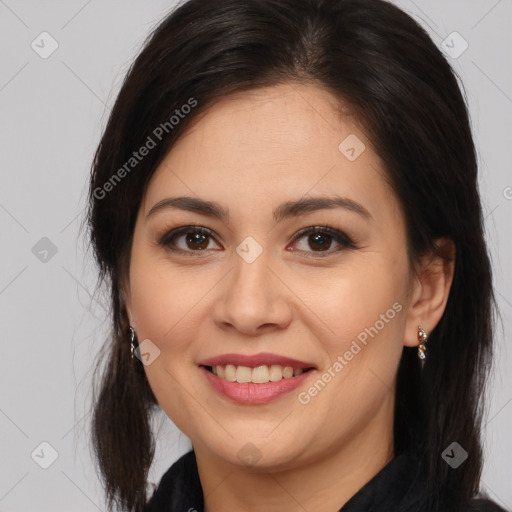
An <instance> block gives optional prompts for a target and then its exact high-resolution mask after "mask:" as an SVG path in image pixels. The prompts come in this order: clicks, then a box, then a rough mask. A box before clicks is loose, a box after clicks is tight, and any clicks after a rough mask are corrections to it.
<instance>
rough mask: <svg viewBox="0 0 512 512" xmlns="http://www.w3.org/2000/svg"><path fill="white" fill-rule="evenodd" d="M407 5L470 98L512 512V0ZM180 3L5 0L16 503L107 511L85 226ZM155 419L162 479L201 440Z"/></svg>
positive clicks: (4, 321) (2, 414) (96, 331)
mask: <svg viewBox="0 0 512 512" xmlns="http://www.w3.org/2000/svg"><path fill="white" fill-rule="evenodd" d="M298 1H300V0H298ZM398 4H399V5H400V6H401V7H402V8H403V9H404V10H406V11H407V12H408V13H410V14H411V15H412V16H413V17H414V18H416V19H417V20H419V21H420V23H421V24H423V25H424V26H425V27H426V29H427V30H428V32H429V33H430V34H431V36H432V38H433V40H434V42H435V43H436V44H437V45H439V46H440V47H442V41H443V40H446V41H447V43H448V47H449V48H450V51H451V53H452V55H451V56H450V57H449V59H450V62H451V63H452V65H453V67H454V69H455V70H456V71H457V72H458V73H459V74H460V76H461V78H462V81H463V83H464V85H465V88H466V91H467V95H468V101H469V107H470V112H471V117H472V123H473V128H474V134H475V138H476V142H477V146H478V152H479V160H480V166H481V175H480V185H481V193H482V198H483V203H484V208H485V212H486V228H487V237H488V241H489V247H490V251H491V253H492V259H493V266H494V275H495V285H496V292H497V298H498V302H499V307H500V311H501V318H502V323H501V324H499V325H498V330H497V345H498V347H497V359H496V367H495V372H494V376H493V380H492V385H491V387H490V396H489V410H488V415H487V420H486V425H485V453H486V463H485V470H484V474H483V479H482V486H483V487H484V488H485V489H486V490H487V492H488V493H489V494H490V495H491V497H492V498H494V499H495V500H496V501H497V502H498V503H500V504H501V505H502V506H503V507H505V508H508V509H512V487H511V486H510V481H511V479H510V474H511V471H512V462H511V460H512V442H511V436H510V430H511V426H512V421H511V420H512V386H511V383H512V372H511V371H510V368H511V362H512V361H511V351H510V341H511V337H510V332H511V327H512V322H511V320H512V272H511V270H512V266H511V265H510V262H511V261H512V246H511V239H510V234H511V231H510V224H511V220H512V173H511V164H510V161H511V158H510V150H511V148H512V122H511V120H512V116H511V114H512V73H511V68H510V63H511V62H512V59H511V56H512V55H511V54H512V30H511V28H512V24H511V22H512V2H511V0H499V1H489V0H471V1H469V0H458V1H456V0H451V1H450V2H447V1H445V0H435V1H428V2H425V1H421V2H420V0H415V1H412V0H403V1H400V2H399V3H398ZM173 5H174V2H173V1H171V0H168V1H163V0H153V1H148V0H145V1H143V0H136V1H135V0H130V1H127V0H123V1H120V0H119V1H113V0H101V1H100V0H89V1H86V0H73V1H70V0H68V1H66V2H63V1H60V2H59V1H41V0H31V1H28V0H24V1H21V0H0V52H1V53H0V59H1V60H0V64H1V65H0V162H1V164H0V173H1V181H0V223H1V224H0V225H1V228H0V244H1V245H0V247H1V251H0V258H1V259H0V315H1V317H0V327H1V330H0V343H1V353H0V390H1V391H0V511H3V512H15V511H29V510H30V511H38V512H39V511H41V512H42V511H48V512H50V511H51V512H64V511H65V512H70V511H81V512H89V511H96V510H104V509H105V505H104V501H103V494H102V490H101V486H100V483H99V480H98V478H97V476H96V472H95V469H94V464H93V460H92V457H91V451H90V446H89V437H88V429H89V420H90V413H89V407H90V396H91V372H92V365H93V358H94V356H95V354H96V352H97V351H98V349H99V347H100V346H101V344H102V340H103V339H104V334H105V332H106V329H105V325H106V323H105V314H106V311H105V304H106V302H105V300H104V297H102V295H101V294H94V288H95V284H96V270H95V266H94V264H93V262H92V261H91V258H90V254H88V253H87V251H86V247H87V243H86V241H85V240H84V239H83V237H81V234H80V232H79V229H80V224H81V222H82V220H83V214H84V206H85V197H86V187H87V179H88V173H89V170H90V165H91V160H92V157H93V152H94V150H95V148H96V145H97V144H98V141H99V138H100V135H101V133H102V130H103V128H104V126H105V123H106V120H107V116H108V112H109V109H110V107H111V106H112V104H113V99H114V98H115V95H116V92H117V91H118V89H119V86H120V83H121V80H122V78H123V76H124V74H125V72H126V70H127V68H128V66H129V64H130V63H131V61H132V59H133V58H134V57H135V55H136V54H137V52H138V50H139V48H140V45H141V44H142V42H143V40H144V38H145V37H146V36H147V35H148V33H149V32H150V30H151V29H152V28H153V27H154V26H155V24H157V23H158V21H159V20H161V19H162V17H163V16H164V15H165V13H167V12H168V11H169V10H171V9H172V7H173ZM43 32H46V34H42V33H43ZM454 32H456V33H457V34H454ZM447 38H448V39H447ZM41 41H42V42H41ZM445 46H446V43H445ZM466 46H467V47H466ZM52 51H53V53H51V52H52ZM49 53H51V55H49ZM155 428H156V429H157V431H158V445H157V458H156V459H155V462H154V465H153V466H152V468H151V479H152V481H153V482H157V481H158V480H159V478H160V476H161V475H162V474H163V472H164V471H165V470H166V469H167V468H168V467H169V466H170V465H171V464H172V463H173V462H174V461H175V460H176V459H177V458H178V457H179V456H180V455H181V454H183V453H184V452H186V451H187V450H188V449H189V447H190V444H189V441H188V439H187V438H186V437H185V436H184V435H183V434H181V433H179V432H178V431H177V429H176V428H175V427H174V426H173V425H172V423H171V422H170V421H169V420H168V419H167V417H166V416H165V415H163V413H162V415H161V417H160V418H157V421H156V422H155ZM41 443H43V444H41ZM44 466H47V467H46V469H45V468H44Z"/></svg>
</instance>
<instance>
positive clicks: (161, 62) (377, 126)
mask: <svg viewBox="0 0 512 512" xmlns="http://www.w3.org/2000/svg"><path fill="white" fill-rule="evenodd" d="M283 82H290V83H303V84H304V83H309V84H316V85H318V86H319V87H322V88H324V89H325V90H327V91H329V92H331V93H332V94H334V96H335V97H337V98H339V100H340V103H341V102H342V103H343V104H344V105H348V106H349V107H350V109H351V111H352V112H353V113H354V114H355V116H356V119H357V120H358V121H359V122H360V123H361V126H362V127H363V128H364V129H365V131H366V134H367V135H368V137H369V139H370V140H371V143H372V145H373V147H374V150H375V151H376V152H377V154H378V155H379V156H380V157H381V159H382V161H383V162H384V165H385V171H386V176H387V179H388V180H389V182H390V183H391V184H392V186H393V188H394V190H395V191H396V195H397V197H398V200H399V202H400V204H401V205H402V208H403V211H404V214H405V218H406V223H407V237H408V251H409V255H410V261H411V266H412V267H414V264H415V262H417V261H418V257H419V256H420V255H422V254H424V253H425V252H427V251H429V250H436V247H435V241H436V240H437V239H438V238H440V237H448V238H449V239H451V240H452V241H453V242H454V244H455V248H456V260H455V270H454V279H453V283H452V287H451V291H450V295H449V298H448V303H447V305H446V310H445V312H444V315H443V317H442V318H441V320H440V322H439V323H438V325H437V326H436V328H435V329H434V330H433V332H432V333H431V335H430V339H429V342H428V358H427V360H426V364H425V367H424V369H423V370H422V369H421V367H420V365H419V360H418V358H417V357H416V354H415V352H414V351H413V350H412V349H408V348H404V351H403V355H402V360H401V362H400V367H399V371H398V380H397V390H396V398H397V400H396V411H395V436H394V447H395V455H398V454H399V453H402V452H404V451H415V452H417V453H418V455H419V457H420V459H421V461H422V462H423V464H424V465H425V468H426V469H427V474H428V493H429V500H430V502H429V503H430V508H429V510H430V511H435V510H437V507H438V503H439V500H440V498H441V497H443V499H445V498H446V497H449V498H451V499H452V500H453V503H454V508H453V510H454V511H459V510H460V511H462V510H464V507H466V505H467V503H468V500H469V499H470V498H471V497H472V496H474V495H475V493H476V492H477V490H478V486H479V478H480V473H481V469H482V448H481V439H480V428H481V421H482V413H483V396H484V390H485V384H486V379H487V376H488V372H489V368H490V362H491V349H492V339H493V312H494V304H495V303H494V296H493V289H492V279H491V270H490V262H489V258H488V254H487V248H486V244H485V240H484V233H483V218H482V209H481V204H480V198H479V194H478V184H477V163H476V156H475V148H474V143H473V140H472V134H471V130H470V123H469V119H468V112H467V108H466V104H465V101H464V97H463V95H462V93H461V90H460V89H459V86H458V82H457V77H456V75H455V73H454V71H453V70H452V69H451V67H450V65H449V64H448V62H447V61H446V59H445V58H444V57H443V55H442V53H441V52H440V51H439V49H438V48H437V47H436V46H435V45H434V43H433V42H432V40H431V39H430V37H429V36H428V34H427V33H426V32H425V31H424V29H423V28H421V26H420V25H419V24H418V23H417V22H415V21H414V20H413V19H412V18H411V17H409V16H408V15H407V14H405V13H404V12H403V11H401V10H400V9H398V8H397V7H395V6H394V5H392V4H390V3H388V2H386V1H383V0H302V1H297V0H209V1H204V0H190V1H188V2H186V3H184V4H182V5H181V6H179V7H178V8H177V9H176V10H174V11H173V12H172V13H171V14H170V15H169V16H167V17H166V18H165V19H164V20H163V21H162V22H161V23H160V24H159V25H158V26H157V27H156V29H155V30H154V31H153V33H152V34H151V36H150V37H149V38H148V40H147V41H146V42H145V44H144V48H143V49H142V51H141V53H140V54H139V56H138V57H137V58H136V59H135V61H134V62H133V64H132V66H131V68H130V69H129V72H128V74H127V76H126V78H125V80H124V83H123V85H122V88H121V90H120V92H119V95H118V97H117V100H116V102H115V105H114V107H113V110H112V112H111V115H110V117H109V120H108V124H107V126H106V129H105V131H104V134H103V137H102V139H101V142H100V144H99V147H98V149H97V152H96V154H95V157H94V162H93V165H92V174H91V179H90V189H89V211H88V217H87V221H88V226H89V228H90V239H91V242H92V247H93V249H94V254H95V257H96V260H97V262H98V265H99V274H100V276H99V277H100V280H99V282H100V283H105V284H106V285H107V287H108V289H109V290H110V294H111V321H112V325H111V335H110V338H109V340H108V343H107V344H106V345H105V349H104V352H103V353H102V354H101V357H102V360H104V361H105V363H104V364H103V363H101V364H100V363H98V366H97V371H98V374H97V375H99V377H100V380H99V383H98V390H97V393H95V399H94V416H93V423H92V439H93V445H94V448H95V453H96V456H97V462H98V465H99V469H100V470H101V474H102V478H103V482H104V484H105V488H106V493H107V497H108V501H109V507H114V506H118V507H120V508H122V509H123V510H126V511H133V512H135V511H137V512H140V511H141V510H142V509H143V508H144V504H145V502H146V499H147V496H146V481H147V475H148V470H149V467H150V465H151V462H152V459H153V455H154V449H155V440H154V437H153V434H152V431H151V428H150V419H151V414H152V412H153V410H155V409H156V408H157V403H156V400H155V397H154V395H153V393H152V391H151V389H150V387H149V384H148V381H147V379H146V376H145V373H144V370H143V367H142V365H141V364H134V362H133V360H131V359H130V346H129V335H128V319H127V314H126V310H125V307H124V305H123V300H122V295H121V293H120V290H121V285H122V283H123V280H124V279H125V278H126V276H127V270H128V268H129V257H130V250H131V243H132V235H133V231H134V225H135V219H136V215H137V212H138V209H139V207H140V204H141V199H142V197H143V194H144V191H145V189H146V187H147V185H148V182H149V180H150V179H151V177H152V175H153V173H154V171H155V169H156V168H157V166H158V164H159V163H160V162H161V161H162V159H163V158H164V157H165V155H166V154H167V153H168V151H169V150H170V149H171V148H172V146H173V144H174V143H175V142H176V140H177V139H178V138H179V137H180V135H181V134H182V133H183V132H184V131H185V129H186V128H187V126H188V125H189V124H190V122H191V121H192V120H193V119H196V118H197V116H198V115H199V113H201V112H205V111H206V109H207V108H208V107H209V106H211V105H213V104H214V103H215V102H216V101H218V100H220V99H222V98H224V97H225V96H226V95H227V94H229V93H231V92H234V91H240V90H243V89H255V88H258V87H262V86H272V85H276V84H279V83H283ZM192 102H196V103H195V106H194V107H193V108H191V109H189V110H188V112H189V113H187V114H186V115H183V116H179V121H177V122H176V120H174V121H172V122H171V121H170V119H171V116H173V115H177V114H176V110H179V111H180V112H182V113H183V112H185V110H181V109H182V106H183V105H186V104H189V105H191V104H192ZM165 123H167V124H165ZM162 126H165V127H166V129H165V130H164V129H163V128H162ZM157 127H160V132H161V133H160V132H158V133H160V135H161V138H158V141H157V142H158V143H157V144H156V147H154V148H153V149H151V151H149V153H148V154H147V155H146V156H144V158H141V159H140V161H139V160H137V161H136V162H135V161H131V160H130V159H131V158H133V152H134V151H137V150H138V149H139V148H140V147H142V146H143V145H145V144H146V143H147V141H148V137H152V139H154V140H155V141H156V139H157V137H156V136H155V130H156V129H157ZM127 162H131V163H130V164H129V165H127ZM132 164H133V165H132ZM121 169H124V170H125V172H122V171H121ZM452 441H457V442H458V443H459V444H460V445H461V446H462V447H463V448H464V449H465V450H466V451H467V452H468V453H469V454H470V456H469V458H468V459H467V461H466V462H465V463H464V465H463V467H461V468H460V469H459V470H457V471H454V470H452V469H451V468H450V467H449V466H448V465H447V464H446V463H445V462H444V460H443V459H442V458H441V453H442V452H443V450H444V449H445V448H446V447H447V446H448V445H449V444H450V443H451V442H452Z"/></svg>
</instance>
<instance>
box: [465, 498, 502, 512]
mask: <svg viewBox="0 0 512 512" xmlns="http://www.w3.org/2000/svg"><path fill="white" fill-rule="evenodd" d="M469 506H470V508H469V510H468V512H509V511H507V510H505V509H504V508H502V507H500V506H499V505H498V504H497V503H496V502H494V501H492V500H490V499H489V498H487V497H477V498H474V499H473V500H471V502H470V504H469Z"/></svg>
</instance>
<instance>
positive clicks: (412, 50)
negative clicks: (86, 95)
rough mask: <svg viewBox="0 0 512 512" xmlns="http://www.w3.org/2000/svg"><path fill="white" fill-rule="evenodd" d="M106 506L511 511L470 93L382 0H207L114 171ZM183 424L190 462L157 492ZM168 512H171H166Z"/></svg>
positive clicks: (102, 194) (129, 80)
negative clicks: (160, 415)
mask: <svg viewBox="0 0 512 512" xmlns="http://www.w3.org/2000/svg"><path fill="white" fill-rule="evenodd" d="M89 197H90V210H89V217H88V219H89V225H90V229H91V240H92V244H93V247H94V250H95V255H96V258H97V261H98V264H99V268H100V278H102V279H105V280H107V283H108V286H109V287H110V292H111V300H112V337H111V343H109V344H108V345H107V346H106V348H105V350H106V351H107V360H108V362H107V364H106V366H105V367H104V368H103V367H102V379H101V387H100V389H99V393H98V395H97V397H96V402H95V410H94V421H93V441H94V447H95V450H96V455H97V459H98V464H99V468H100V470H101V473H102V477H103V481H104V484H105V488H106V492H107V497H108V500H109V506H110V508H114V506H118V508H120V509H122V510H128V511H142V510H148V511H149V510H150V511H164V510H165V511H178V510H179V511H185V510H189V511H193V510H197V511H200V510H205V511H207V512H217V511H221V510H222V511H224V510H245V511H252V510H278V509H279V510H293V511H295V510H297V511H299V510H301V511H302V510H314V511H316V512H328V511H334V510H343V511H344V512H356V511H361V512H362V511H370V510H371V511H372V512H377V511H388V510H393V511H397V510H400V511H428V512H434V511H450V512H458V511H467V510H501V509H500V508H499V507H498V506H497V505H495V504H493V503H492V502H491V501H489V500H488V499H486V498H484V497H482V496H479V495H478V491H479V477H480V473H481V468H482V447H481V441H480V425H481V416H482V398H483V393H484V385H485V382H486V377H487V374H488V371H489V367H490V362H491V353H492V339H493V332H492V313H493V305H494V298H493V291H492V285H491V270H490V265H489V259H488V255H487V249H486V245H485V241H484V237H483V220H482V210H481V205H480V199H479V195H478V190H477V164H476V159H475V149H474V145H473V141H472V135H471V131H470V126H469V121H468V114H467V110H466V106H465V103H464V100H463V97H462V95H461V92H460V90H459V88H458V85H457V81H456V78H455V76H454V73H453V71H452V70H451V68H450V66H449V65H448V63H447V62H446V60H445V59H444V58H443V56H442V54H441V53H440V51H439V50H438V49H437V48H436V46H435V45H434V44H433V43H432V41H431V40H430V38H429V37H428V35H427V34H426V33H425V31H424V30H423V29H422V28H420V26H419V25H418V24H417V23H416V22H414V21H413V20H412V19H411V18H410V17H409V16H407V15H406V14H405V13H403V12H402V11H401V10H399V9H398V8H397V7H395V6H393V5H392V4H389V3H387V2H384V1H381V0H305V1H301V2H296V1H294V0H215V1H213V2H204V1H202V0H190V1H188V2H186V3H184V4H183V5H181V6H180V7H179V8H178V9H176V10H175V11H174V12H173V13H171V14H170V15H169V16H168V17H167V18H166V19H165V20H164V21H163V22H162V23H161V24H160V25H159V26H158V27H157V28H156V30H155V31H154V33H153V34H152V36H151V37H150V38H149V40H148V41H147V43H146V45H145V47H144V49H143V50H142V52H141V53H140V55H139V56H138V57H137V59H136V60H135V62H134V63H133V65H132V67H131V69H130V71H129V73H128V75H127V77H126V79H125V82H124V84H123V86H122V88H121V91H120V93H119V96H118V98H117V101H116V103H115V106H114V108H113V111H112V114H111V116H110V119H109V122H108V125H107V127H106V130H105V132H104V134H103V138H102V140H101V143H100V145H99V148H98V150H97V153H96V156H95V160H94V164H93V170H92V176H91V182H90V196H89ZM160 408H161V409H163V411H165V413H166V414H167V415H168V416H169V418H170V419H171V420H172V421H173V422H174V423H175V424H176V425H177V426H178V427H179V428H180V429H181V431H182V432H184V433H185V434H186V435H187V436H188V437H189V439H190V440H191V442H192V446H193V450H192V451H190V452H189V453H188V454H186V455H185V456H183V457H182V458H181V459H180V460H179V461H178V462H176V463H175V464H174V465H173V466H172V467H171V468H170V469H169V471H168V472H167V473H166V474H165V475H164V477H163V478H162V480H161V482H160V484H159V486H158V489H157V490H156V491H155V492H154V493H153V494H152V495H148V494H147V492H146V486H147V475H148V470H149V467H150V464H151V461H152V458H153V455H154V449H155V445H154V437H153V434H152V432H151V428H150V421H151V416H152V414H153V412H154V411H156V410H158V409H160ZM148 499H149V501H148Z"/></svg>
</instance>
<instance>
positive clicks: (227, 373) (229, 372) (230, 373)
mask: <svg viewBox="0 0 512 512" xmlns="http://www.w3.org/2000/svg"><path fill="white" fill-rule="evenodd" d="M224 378H225V379H226V380H229V381H230V382H235V380H236V366H234V365H232V364H227V365H226V368H225V369H224Z"/></svg>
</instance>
